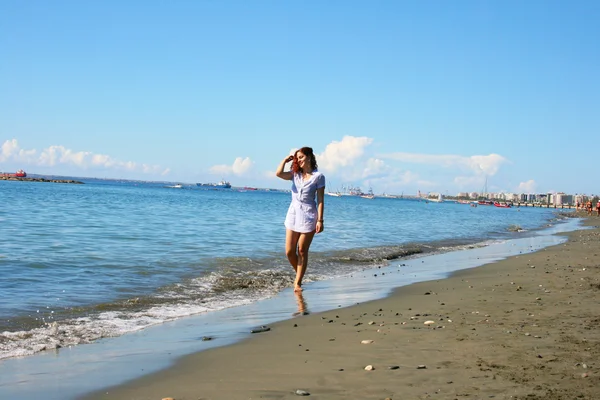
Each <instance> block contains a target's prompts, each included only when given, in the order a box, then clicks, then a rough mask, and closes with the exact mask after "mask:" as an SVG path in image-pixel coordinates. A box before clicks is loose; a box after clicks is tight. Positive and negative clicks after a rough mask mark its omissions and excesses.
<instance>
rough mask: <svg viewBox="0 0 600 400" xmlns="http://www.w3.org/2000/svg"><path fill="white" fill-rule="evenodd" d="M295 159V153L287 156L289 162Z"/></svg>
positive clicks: (286, 160)
mask: <svg viewBox="0 0 600 400" xmlns="http://www.w3.org/2000/svg"><path fill="white" fill-rule="evenodd" d="M293 159H294V155H289V156H287V157H286V158H285V162H286V163H288V162H290V161H292V160H293Z"/></svg>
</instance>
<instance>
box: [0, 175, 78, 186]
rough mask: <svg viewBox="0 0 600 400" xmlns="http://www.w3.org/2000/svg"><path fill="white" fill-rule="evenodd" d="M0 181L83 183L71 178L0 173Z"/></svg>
mask: <svg viewBox="0 0 600 400" xmlns="http://www.w3.org/2000/svg"><path fill="white" fill-rule="evenodd" d="M0 181H25V182H52V183H75V184H80V185H83V182H81V181H75V180H72V179H46V178H27V177H18V176H14V175H13V176H11V175H0Z"/></svg>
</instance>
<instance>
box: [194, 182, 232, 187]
mask: <svg viewBox="0 0 600 400" xmlns="http://www.w3.org/2000/svg"><path fill="white" fill-rule="evenodd" d="M196 186H198V187H201V188H206V189H231V183H229V182H227V181H226V180H221V181H220V182H219V183H196Z"/></svg>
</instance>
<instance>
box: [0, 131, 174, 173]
mask: <svg viewBox="0 0 600 400" xmlns="http://www.w3.org/2000/svg"><path fill="white" fill-rule="evenodd" d="M1 150H2V151H1V152H0V162H7V161H11V162H19V163H24V164H29V165H37V166H46V167H55V166H59V165H71V166H75V167H77V168H79V169H88V168H90V167H92V168H97V167H101V168H109V169H117V170H128V171H139V172H143V173H162V174H165V172H166V173H168V172H169V169H164V168H163V167H160V166H158V165H148V164H141V165H138V164H137V163H135V162H133V161H119V160H116V159H114V158H112V157H110V156H108V155H104V154H94V153H92V152H89V151H74V150H71V149H67V148H66V147H64V146H50V147H47V148H45V149H43V150H42V151H41V152H39V155H38V151H37V150H35V149H32V150H24V149H21V148H20V146H19V143H18V141H17V139H11V140H6V141H5V142H4V144H3V145H2V147H1Z"/></svg>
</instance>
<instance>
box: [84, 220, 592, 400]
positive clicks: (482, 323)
mask: <svg viewBox="0 0 600 400" xmlns="http://www.w3.org/2000/svg"><path fill="white" fill-rule="evenodd" d="M599 222H600V219H598V218H597V217H595V218H589V220H588V221H587V222H586V224H585V225H590V226H595V225H597V224H598V223H599ZM562 235H565V236H568V238H569V240H568V242H567V243H565V244H560V245H557V246H553V247H548V248H545V249H542V250H540V251H538V252H535V253H529V254H523V255H519V256H514V257H511V258H508V259H506V260H503V261H499V262H495V263H492V264H488V265H484V266H482V267H477V268H472V269H467V270H462V271H459V272H456V273H454V274H453V275H452V276H451V277H450V278H447V279H440V280H434V281H428V282H421V283H415V284H412V285H410V286H405V287H401V288H399V289H397V290H395V291H394V293H393V294H392V295H391V296H389V297H387V298H385V299H381V300H375V301H370V302H365V303H361V304H358V305H356V306H352V307H348V308H339V309H335V310H332V311H326V312H322V313H317V314H310V315H301V316H298V317H296V318H293V319H290V320H286V321H282V322H279V323H276V324H273V325H270V328H271V330H270V331H268V332H264V333H258V334H255V335H252V336H251V337H250V338H249V339H247V340H244V341H241V342H239V343H236V344H233V345H229V346H225V347H219V348H214V349H210V350H206V351H203V352H200V353H196V354H193V355H190V356H186V357H184V358H183V359H181V360H180V361H179V362H178V363H177V364H176V365H174V366H173V367H171V368H168V369H166V370H163V371H160V372H158V373H154V374H151V375H147V376H145V377H142V378H140V379H136V380H134V381H132V382H130V383H127V384H125V385H121V386H118V387H116V388H110V389H106V390H103V391H100V392H98V393H94V394H91V395H89V396H87V397H85V399H86V400H98V399H131V400H134V399H135V400H142V399H163V398H168V397H171V398H173V399H176V400H198V399H294V398H297V397H298V394H296V391H297V390H303V391H305V392H307V393H309V395H310V398H314V399H348V398H356V399H382V400H383V399H386V398H389V399H430V398H432V399H434V398H435V399H488V398H494V399H529V400H536V399H539V400H541V399H547V400H557V399H575V398H578V399H600V371H599V369H600V362H599V361H598V360H599V359H600V316H599V314H598V309H599V306H598V303H599V300H600V274H599V273H600V230H599V229H598V228H596V227H594V229H590V230H580V231H575V232H571V233H568V234H562ZM290 295H292V294H291V293H290ZM297 300H298V304H299V307H302V299H301V298H298V299H297ZM428 321H432V323H431V322H430V323H428V324H426V322H428ZM362 341H372V342H370V343H368V344H363V343H361V342H362ZM368 365H371V366H372V367H373V368H374V369H373V370H370V371H368V370H365V367H366V366H368Z"/></svg>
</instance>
